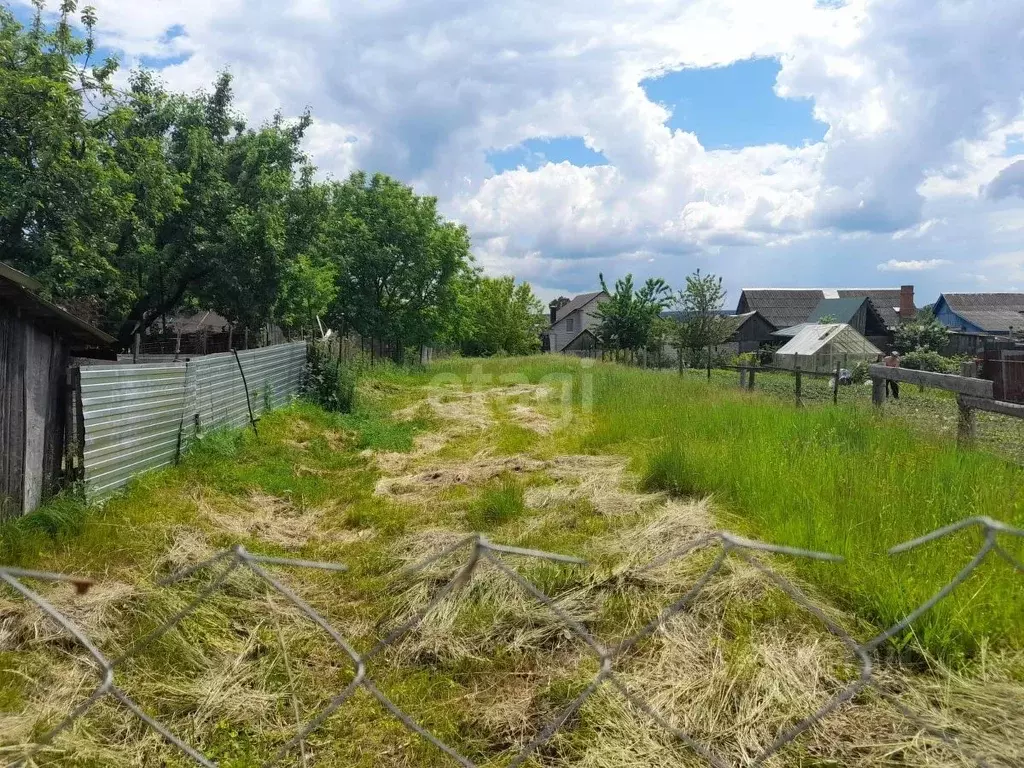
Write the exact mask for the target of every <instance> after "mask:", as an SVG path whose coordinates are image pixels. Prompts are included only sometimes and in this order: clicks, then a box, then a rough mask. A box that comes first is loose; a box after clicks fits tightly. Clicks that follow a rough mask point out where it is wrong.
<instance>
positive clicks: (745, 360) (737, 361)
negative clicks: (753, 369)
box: [732, 352, 757, 366]
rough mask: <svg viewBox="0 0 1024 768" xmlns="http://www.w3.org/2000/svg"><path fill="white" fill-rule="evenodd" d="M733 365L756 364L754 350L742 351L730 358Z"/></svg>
mask: <svg viewBox="0 0 1024 768" xmlns="http://www.w3.org/2000/svg"><path fill="white" fill-rule="evenodd" d="M732 364H733V365H737V366H739V365H744V366H754V365H757V355H756V354H755V353H754V352H744V353H743V354H741V355H736V357H734V358H733V359H732Z"/></svg>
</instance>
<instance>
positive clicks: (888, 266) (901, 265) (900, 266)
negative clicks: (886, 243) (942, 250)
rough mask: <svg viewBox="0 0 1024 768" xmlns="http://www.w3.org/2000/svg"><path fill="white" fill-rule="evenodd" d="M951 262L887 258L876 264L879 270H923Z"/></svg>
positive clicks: (946, 260)
mask: <svg viewBox="0 0 1024 768" xmlns="http://www.w3.org/2000/svg"><path fill="white" fill-rule="evenodd" d="M946 264H952V262H951V261H949V260H948V259H911V260H910V261H898V260H897V259H889V260H888V261H885V262H882V263H881V264H879V265H878V271H879V272H924V271H925V270H928V269H935V268H936V267H943V266H945V265H946Z"/></svg>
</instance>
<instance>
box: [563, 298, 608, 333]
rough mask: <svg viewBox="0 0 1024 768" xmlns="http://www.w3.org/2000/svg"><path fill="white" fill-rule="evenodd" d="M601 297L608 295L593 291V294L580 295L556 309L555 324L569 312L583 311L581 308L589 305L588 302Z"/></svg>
mask: <svg viewBox="0 0 1024 768" xmlns="http://www.w3.org/2000/svg"><path fill="white" fill-rule="evenodd" d="M601 295H605V296H607V295H608V294H607V293H605V292H604V291H595V292H594V293H581V294H580V295H579V296H577V297H576V298H574V299H573V300H572V301H570V302H569V303H568V304H566V305H564V306H562V307H559V308H558V312H557V313H555V323H557V322H560V321H561V320H564V319H565V318H566V317H568V316H569V314H570V313H571V312H575V311H576V310H577V309H583V307H585V306H586V305H587V304H589V303H590V302H592V301H593V300H594V299H596V298H597V297H598V296H601ZM552 325H554V323H552Z"/></svg>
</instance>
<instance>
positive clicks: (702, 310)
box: [676, 269, 731, 380]
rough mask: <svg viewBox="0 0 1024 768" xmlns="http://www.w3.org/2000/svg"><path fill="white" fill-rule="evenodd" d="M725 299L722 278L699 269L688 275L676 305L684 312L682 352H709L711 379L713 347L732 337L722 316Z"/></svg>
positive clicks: (681, 331)
mask: <svg viewBox="0 0 1024 768" xmlns="http://www.w3.org/2000/svg"><path fill="white" fill-rule="evenodd" d="M724 302H725V288H723V287H722V278H720V277H717V276H716V275H712V274H706V275H701V273H700V270H699V269H698V270H697V271H696V272H694V273H693V274H692V275H688V276H687V278H686V288H685V289H683V290H681V291H679V293H678V294H677V295H676V306H677V307H678V308H679V309H680V310H681V311H682V313H683V319H682V322H681V323H680V327H679V336H678V338H679V352H680V355H681V354H682V350H683V349H684V348H688V349H690V350H693V351H698V350H700V351H703V350H706V352H707V355H706V357H707V360H706V362H707V371H708V379H709V380H710V379H711V358H712V349H713V347H715V346H716V345H718V344H721V343H722V342H724V341H725V340H726V339H728V338H729V335H730V333H731V330H730V327H729V325H728V323H727V322H726V321H725V320H724V319H723V318H722V316H721V309H722V304H723V303H724Z"/></svg>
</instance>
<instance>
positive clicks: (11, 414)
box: [0, 309, 25, 518]
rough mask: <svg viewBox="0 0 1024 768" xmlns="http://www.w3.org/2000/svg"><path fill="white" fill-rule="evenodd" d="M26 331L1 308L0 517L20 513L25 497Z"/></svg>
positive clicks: (15, 318)
mask: <svg viewBox="0 0 1024 768" xmlns="http://www.w3.org/2000/svg"><path fill="white" fill-rule="evenodd" d="M24 360H25V331H24V324H23V323H22V322H21V320H19V319H18V317H17V316H16V315H15V314H14V313H13V312H11V311H9V310H4V309H0V518H6V517H16V516H18V515H20V514H21V510H22V503H23V500H24V498H25V483H24V480H25V478H24V474H25V379H24V370H25V365H24Z"/></svg>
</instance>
